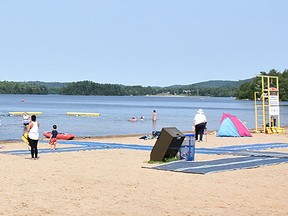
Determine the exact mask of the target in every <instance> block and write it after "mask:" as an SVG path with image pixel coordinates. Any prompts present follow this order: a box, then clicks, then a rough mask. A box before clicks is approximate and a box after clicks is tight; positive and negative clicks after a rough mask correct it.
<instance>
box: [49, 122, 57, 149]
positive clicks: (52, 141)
mask: <svg viewBox="0 0 288 216" xmlns="http://www.w3.org/2000/svg"><path fill="white" fill-rule="evenodd" d="M57 135H58V131H57V125H53V130H52V133H51V136H50V141H49V144H50V146H51V150H56V145H57Z"/></svg>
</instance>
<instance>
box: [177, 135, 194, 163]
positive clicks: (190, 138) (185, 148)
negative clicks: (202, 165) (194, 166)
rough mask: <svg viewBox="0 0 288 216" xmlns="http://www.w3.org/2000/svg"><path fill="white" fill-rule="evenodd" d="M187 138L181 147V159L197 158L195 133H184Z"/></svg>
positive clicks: (192, 159) (190, 159)
mask: <svg viewBox="0 0 288 216" xmlns="http://www.w3.org/2000/svg"><path fill="white" fill-rule="evenodd" d="M184 135H185V139H184V141H183V143H182V146H181V147H180V159H185V160H187V161H194V159H195V139H194V137H195V135H194V134H184Z"/></svg>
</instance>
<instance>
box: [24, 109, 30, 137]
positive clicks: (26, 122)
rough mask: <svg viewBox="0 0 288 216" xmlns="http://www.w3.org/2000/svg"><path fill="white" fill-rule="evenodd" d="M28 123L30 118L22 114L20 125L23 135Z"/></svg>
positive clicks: (26, 114)
mask: <svg viewBox="0 0 288 216" xmlns="http://www.w3.org/2000/svg"><path fill="white" fill-rule="evenodd" d="M29 123H30V116H29V115H28V113H27V112H25V113H23V115H22V124H23V125H24V130H23V134H24V133H25V132H26V131H27V127H28V125H29Z"/></svg>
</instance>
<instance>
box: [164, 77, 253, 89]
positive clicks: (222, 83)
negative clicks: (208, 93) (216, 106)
mask: <svg viewBox="0 0 288 216" xmlns="http://www.w3.org/2000/svg"><path fill="white" fill-rule="evenodd" d="M252 80H253V79H252V78H251V79H245V80H239V81H228V80H210V81H205V82H199V83H194V84H190V85H173V86H169V87H166V88H185V87H188V86H195V87H204V88H221V87H240V86H241V85H242V84H243V83H245V82H252Z"/></svg>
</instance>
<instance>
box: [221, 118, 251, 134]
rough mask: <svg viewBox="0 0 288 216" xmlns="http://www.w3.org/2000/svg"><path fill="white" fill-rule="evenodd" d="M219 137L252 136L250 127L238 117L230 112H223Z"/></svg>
mask: <svg viewBox="0 0 288 216" xmlns="http://www.w3.org/2000/svg"><path fill="white" fill-rule="evenodd" d="M217 136H218V137H252V135H251V133H250V132H249V130H248V128H247V127H246V126H245V125H244V124H243V123H242V122H241V121H240V120H239V119H238V118H237V117H236V116H233V115H231V114H229V113H223V115H222V118H221V122H220V127H219V129H218V133H217Z"/></svg>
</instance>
